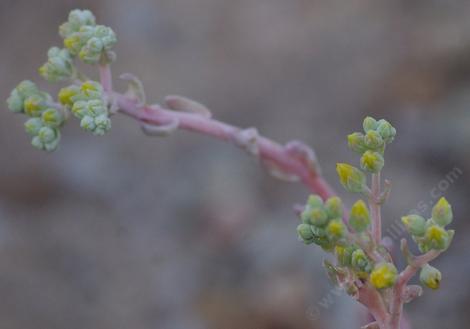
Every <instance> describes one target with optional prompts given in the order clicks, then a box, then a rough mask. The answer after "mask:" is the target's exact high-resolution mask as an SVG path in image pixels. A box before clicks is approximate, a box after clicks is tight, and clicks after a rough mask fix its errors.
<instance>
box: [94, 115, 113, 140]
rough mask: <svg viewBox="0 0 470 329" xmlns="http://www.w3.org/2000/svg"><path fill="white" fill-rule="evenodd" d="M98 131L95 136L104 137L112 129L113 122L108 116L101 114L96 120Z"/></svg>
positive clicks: (96, 130)
mask: <svg viewBox="0 0 470 329" xmlns="http://www.w3.org/2000/svg"><path fill="white" fill-rule="evenodd" d="M95 124H96V129H95V131H94V132H93V134H95V135H97V136H102V135H104V134H105V133H106V132H108V131H109V130H110V129H111V120H110V119H109V118H108V116H107V115H105V114H101V115H98V116H97V117H96V118H95Z"/></svg>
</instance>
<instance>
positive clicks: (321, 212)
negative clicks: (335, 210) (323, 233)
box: [310, 207, 328, 227]
mask: <svg viewBox="0 0 470 329" xmlns="http://www.w3.org/2000/svg"><path fill="white" fill-rule="evenodd" d="M327 222H328V215H327V213H326V211H325V209H323V207H318V208H313V209H312V210H310V224H312V225H315V226H318V227H322V226H324V225H325V224H326V223H327Z"/></svg>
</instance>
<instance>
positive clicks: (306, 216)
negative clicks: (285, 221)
mask: <svg viewBox="0 0 470 329" xmlns="http://www.w3.org/2000/svg"><path fill="white" fill-rule="evenodd" d="M342 217H343V204H342V202H341V200H340V199H339V198H338V197H332V198H330V199H328V200H327V201H326V202H325V203H323V201H322V199H321V198H320V197H319V196H317V195H311V196H310V197H309V199H308V201H307V205H306V206H305V209H304V211H303V212H302V214H301V218H302V224H300V225H299V226H298V227H297V232H298V234H299V237H300V238H301V239H302V241H303V242H304V243H305V244H311V243H315V244H316V245H318V246H320V247H322V248H323V249H324V250H326V251H331V250H333V248H334V247H335V245H337V244H342V243H344V241H343V240H344V238H345V237H346V231H347V229H346V226H345V225H344V223H343V220H342Z"/></svg>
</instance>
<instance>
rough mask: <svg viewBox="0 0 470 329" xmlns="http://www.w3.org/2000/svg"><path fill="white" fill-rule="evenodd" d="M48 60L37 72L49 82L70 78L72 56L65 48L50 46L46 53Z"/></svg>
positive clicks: (72, 68) (71, 73)
mask: <svg viewBox="0 0 470 329" xmlns="http://www.w3.org/2000/svg"><path fill="white" fill-rule="evenodd" d="M47 56H48V61H47V63H46V64H44V65H43V66H41V67H40V68H39V74H40V75H41V76H42V77H43V78H44V79H46V80H47V81H49V82H57V81H62V80H66V79H70V78H71V77H72V75H73V71H74V67H73V63H72V56H71V55H70V53H69V51H68V50H67V49H59V48H57V47H52V48H51V49H49V52H48V53H47Z"/></svg>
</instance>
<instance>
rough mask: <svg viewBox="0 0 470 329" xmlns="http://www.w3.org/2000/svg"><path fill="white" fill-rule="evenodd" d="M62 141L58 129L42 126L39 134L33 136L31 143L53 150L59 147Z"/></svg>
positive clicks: (41, 148)
mask: <svg viewBox="0 0 470 329" xmlns="http://www.w3.org/2000/svg"><path fill="white" fill-rule="evenodd" d="M59 141H60V132H59V130H58V129H55V128H49V127H42V128H41V129H39V131H38V135H37V136H35V137H33V140H32V141H31V144H32V145H33V146H34V147H35V148H37V149H39V150H44V151H47V152H51V151H54V150H56V149H57V147H58V146H59Z"/></svg>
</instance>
